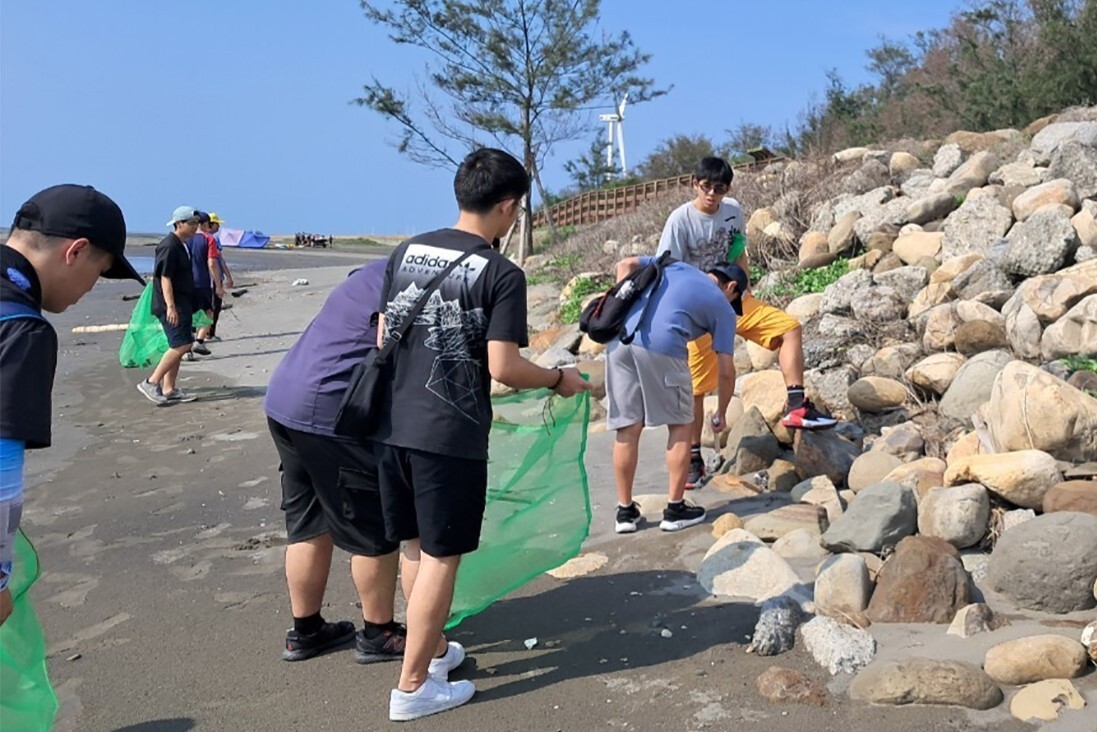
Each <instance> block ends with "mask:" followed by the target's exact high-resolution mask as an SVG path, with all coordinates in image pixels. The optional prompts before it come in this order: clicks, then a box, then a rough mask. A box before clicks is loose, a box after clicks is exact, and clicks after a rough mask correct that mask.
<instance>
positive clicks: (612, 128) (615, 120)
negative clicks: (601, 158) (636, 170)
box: [598, 93, 628, 176]
mask: <svg viewBox="0 0 1097 732" xmlns="http://www.w3.org/2000/svg"><path fill="white" fill-rule="evenodd" d="M626 104H628V94H627V93H626V94H625V95H624V96H623V97H621V103H620V104H618V105H617V111H616V112H614V113H613V114H602V115H599V116H598V119H600V120H601V121H602V122H605V123H606V126H607V127H606V132H607V135H606V167H607V168H609V169H610V170H616V168H615V166H614V164H613V151H614V142H615V138H616V148H617V152H618V154H619V156H620V158H621V169H620V175H622V176H623V175H625V174H626V173H628V164H627V163H626V162H625V105H626Z"/></svg>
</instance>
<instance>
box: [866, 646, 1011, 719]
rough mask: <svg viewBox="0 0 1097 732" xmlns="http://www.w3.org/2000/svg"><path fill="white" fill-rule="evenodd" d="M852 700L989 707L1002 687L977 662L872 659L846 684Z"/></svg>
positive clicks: (999, 700) (997, 699)
mask: <svg viewBox="0 0 1097 732" xmlns="http://www.w3.org/2000/svg"><path fill="white" fill-rule="evenodd" d="M849 697H850V699H853V700H854V701H864V702H870V703H873V704H938V705H942V704H943V705H946V706H958V707H967V708H969V709H993V708H994V707H996V706H998V705H999V704H1001V703H1002V698H1003V697H1002V690H1001V689H999V688H998V687H997V686H996V685H995V683H994V682H993V681H992V680H991V678H990V677H989V676H987V675H986V673H984V672H983V670H982V669H981V668H979V667H978V666H973V665H971V664H970V663H963V662H962V661H938V660H934V659H930V658H905V659H903V660H901V661H883V662H880V663H875V664H873V665H871V666H869V667H868V668H866V669H865V670H864V671H862V672H861V673H860V674H859V675H858V676H857V678H855V679H854V680H853V683H852V684H851V685H850V687H849Z"/></svg>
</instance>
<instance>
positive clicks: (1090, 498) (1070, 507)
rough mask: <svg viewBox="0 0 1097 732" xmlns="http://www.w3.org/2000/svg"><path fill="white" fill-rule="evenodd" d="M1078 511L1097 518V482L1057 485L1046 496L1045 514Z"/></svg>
mask: <svg viewBox="0 0 1097 732" xmlns="http://www.w3.org/2000/svg"><path fill="white" fill-rule="evenodd" d="M1059 511H1078V512H1080V513H1088V514H1090V515H1092V516H1097V480H1068V481H1064V482H1062V483H1056V484H1055V485H1053V486H1051V488H1049V489H1048V492H1047V493H1045V494H1044V513H1057V512H1059Z"/></svg>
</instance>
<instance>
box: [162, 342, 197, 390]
mask: <svg viewBox="0 0 1097 732" xmlns="http://www.w3.org/2000/svg"><path fill="white" fill-rule="evenodd" d="M192 345H193V344H187V345H185V346H181V347H180V348H177V349H173V350H177V351H179V358H177V359H175V363H174V364H173V365H172V367H171V368H169V369H168V370H167V372H166V373H165V374H164V377H163V378H162V379H161V380H160V391H162V392H163V393H164V394H165V395H167V394H171V393H172V392H173V391H175V384H176V382H177V381H179V367H180V366H182V365H183V354H184V353H187V352H188V351H190V349H191V346H192Z"/></svg>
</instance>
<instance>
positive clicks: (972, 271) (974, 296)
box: [951, 259, 1014, 305]
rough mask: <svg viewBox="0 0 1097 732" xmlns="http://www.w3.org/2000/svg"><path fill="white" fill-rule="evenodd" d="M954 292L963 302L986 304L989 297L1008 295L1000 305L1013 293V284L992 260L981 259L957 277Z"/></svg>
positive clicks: (954, 282) (954, 280) (953, 281)
mask: <svg viewBox="0 0 1097 732" xmlns="http://www.w3.org/2000/svg"><path fill="white" fill-rule="evenodd" d="M951 285H952V291H953V292H954V293H956V297H957V298H959V299H961V300H979V301H980V302H986V300H987V297H988V296H989V295H994V296H995V299H997V297H998V295H996V293H1007V294H1006V295H1005V297H1003V298H1002V300H1001V302H1000V303H998V304H999V305H1000V304H1002V303H1004V302H1005V301H1006V300H1007V299H1008V298H1009V295H1010V294H1012V293H1013V289H1014V287H1013V283H1012V282H1011V281H1010V279H1009V277H1008V276H1007V275H1006V273H1005V272H1003V271H1002V269H1001V268H1000V267H999V266H998V265H997V264H996V263H995V262H994V261H992V260H990V259H981V260H979V261H978V262H976V263H975V264H973V265H971V266H970V267H968V268H967V269H966V270H964V271H963V272H961V273H960V274H958V275H956V277H954V278H953V280H952V282H951Z"/></svg>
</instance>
